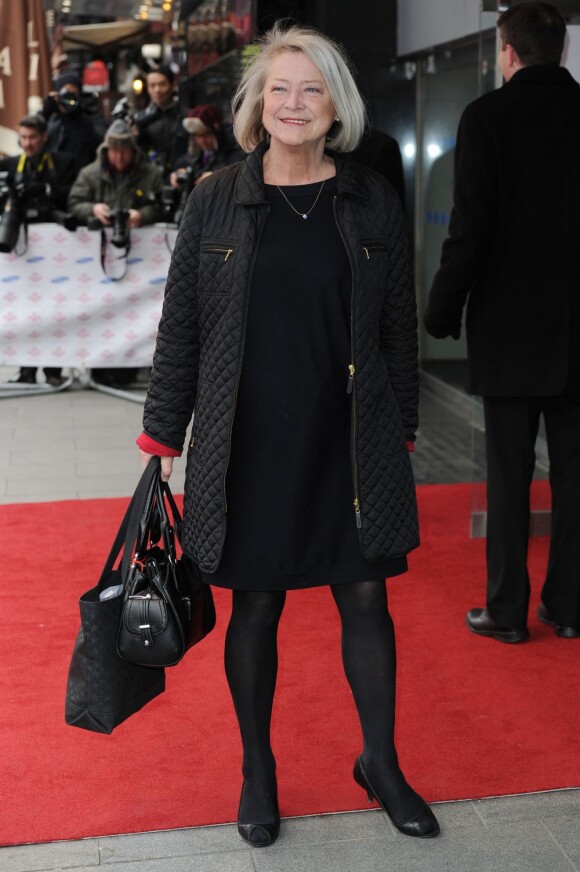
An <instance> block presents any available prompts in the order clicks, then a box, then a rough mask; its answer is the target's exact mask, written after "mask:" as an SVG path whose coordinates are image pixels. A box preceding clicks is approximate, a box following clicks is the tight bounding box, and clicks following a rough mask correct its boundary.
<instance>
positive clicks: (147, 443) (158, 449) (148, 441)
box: [135, 433, 181, 457]
mask: <svg viewBox="0 0 580 872" xmlns="http://www.w3.org/2000/svg"><path fill="white" fill-rule="evenodd" d="M135 442H136V443H137V445H138V446H139V448H141V450H142V451H145V452H146V453H147V454H155V455H156V456H157V457H181V451H176V449H175V448H168V447H167V445H162V444H161V442H156V441H155V439H152V438H151V436H148V435H147V433H141V435H140V436H139V438H138V439H136V440H135Z"/></svg>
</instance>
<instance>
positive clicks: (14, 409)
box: [0, 369, 580, 872]
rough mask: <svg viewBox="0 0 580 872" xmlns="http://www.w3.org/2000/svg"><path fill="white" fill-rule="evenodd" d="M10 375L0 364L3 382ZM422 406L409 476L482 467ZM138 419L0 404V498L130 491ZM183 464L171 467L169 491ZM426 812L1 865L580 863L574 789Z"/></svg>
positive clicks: (47, 852)
mask: <svg viewBox="0 0 580 872" xmlns="http://www.w3.org/2000/svg"><path fill="white" fill-rule="evenodd" d="M12 374H13V371H11V370H2V369H0V381H4V380H5V379H6V378H8V377H10V376H11V375H12ZM421 401H422V416H421V418H422V423H421V430H420V439H419V449H420V450H419V451H418V452H417V455H416V457H415V458H414V461H413V462H414V466H415V471H416V475H417V480H418V481H420V482H438V481H439V482H452V481H465V480H470V478H471V477H472V475H473V474H474V470H475V474H476V475H478V476H479V473H481V451H480V440H479V437H478V435H477V432H478V431H477V426H476V427H475V430H473V428H472V426H471V422H472V421H475V423H476V425H477V420H478V414H479V413H478V410H477V407H473V405H472V401H471V400H469V401H467V402H461V401H460V399H459V398H458V397H457V395H453V394H446V393H445V392H443V393H442V392H441V391H439V390H437V389H436V386H435V388H434V386H433V384H432V383H431V382H426V383H425V385H424V388H423V391H422V397H421ZM140 418H141V409H140V407H139V406H138V405H136V404H131V403H127V402H124V401H121V400H118V399H114V398H112V397H108V396H105V395H102V394H96V393H94V392H92V391H85V390H79V389H75V390H71V391H68V392H66V393H64V394H57V395H53V396H41V397H26V398H13V399H9V400H0V503H4V504H9V503H15V502H28V501H33V500H34V501H42V500H55V499H74V498H80V499H83V498H91V497H105V496H128V495H129V494H130V493H131V492H132V490H133V488H134V485H135V480H136V477H137V476H138V474H139V462H138V459H137V456H136V451H135V448H134V438H135V436H136V434H137V433H138V432H139V428H140ZM182 470H183V465H182V463H181V462H180V463H179V464H178V466H177V469H176V477H175V478H176V484H175V490H176V491H177V490H179V487H178V485H177V481H178V480H182V475H183V472H182ZM180 476H181V478H180ZM523 728H525V725H523ZM571 753H578V749H577V748H575V749H571ZM490 763H491V764H492V763H493V761H490ZM434 808H435V811H436V814H437V816H438V818H439V820H440V822H441V825H442V835H441V836H440V837H439V838H438V839H435V840H432V841H426V842H422V841H419V840H415V839H409V838H405V837H404V836H401V835H400V834H399V833H397V832H396V831H395V830H394V829H393V827H392V826H391V824H390V823H389V822H388V820H387V819H386V817H385V815H384V814H383V813H382V812H380V811H374V810H372V811H368V812H356V813H352V814H338V815H321V816H316V817H307V818H293V819H289V820H285V821H283V824H282V832H281V835H280V838H279V840H278V842H277V843H276V844H275V845H274V846H273V847H271V848H267V849H262V850H250V849H249V848H248V847H247V846H246V845H245V844H244V843H243V842H242V841H241V840H240V838H239V836H238V834H237V831H236V828H235V826H231V825H227V826H218V827H201V828H197V829H189V830H172V831H166V832H156V833H141V834H138V835H131V836H123V835H120V836H114V837H108V838H99V839H91V838H88V839H84V840H81V841H75V842H52V843H49V844H41V845H22V846H18V847H10V848H1V849H0V872H40V870H51V872H58V870H68V869H76V870H79V872H84V870H86V872H89V870H93V869H94V868H95V867H101V868H103V869H109V870H115V872H190V870H191V872H379V870H381V872H570V870H575V872H580V790H569V791H556V792H551V793H543V794H534V795H526V796H519V797H503V798H499V799H486V800H481V801H474V802H456V803H442V804H438V805H437V806H435V807H434ZM6 812H7V813H9V803H8V804H7V803H6V802H5V803H3V813H6ZM87 832H88V833H89V832H90V822H89V821H87Z"/></svg>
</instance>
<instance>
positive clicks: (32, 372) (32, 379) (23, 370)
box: [8, 366, 36, 385]
mask: <svg viewBox="0 0 580 872" xmlns="http://www.w3.org/2000/svg"><path fill="white" fill-rule="evenodd" d="M8 384H10V385H35V384H36V367H35V366H22V367H20V372H19V373H18V378H12V379H10V381H9V382H8Z"/></svg>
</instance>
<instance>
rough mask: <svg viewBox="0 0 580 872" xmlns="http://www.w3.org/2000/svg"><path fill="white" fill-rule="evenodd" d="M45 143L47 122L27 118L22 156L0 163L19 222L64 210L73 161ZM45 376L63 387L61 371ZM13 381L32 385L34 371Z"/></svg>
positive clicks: (29, 368)
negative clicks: (15, 200) (14, 200)
mask: <svg viewBox="0 0 580 872" xmlns="http://www.w3.org/2000/svg"><path fill="white" fill-rule="evenodd" d="M47 140H48V133H47V127H46V121H45V120H44V118H43V117H42V115H27V116H26V117H25V118H22V120H21V121H20V122H19V124H18V142H19V145H20V147H21V148H22V154H20V155H15V156H14V157H7V158H4V159H3V160H0V172H2V173H5V174H6V177H5V180H4V182H3V185H4V186H5V187H6V188H7V189H8V190H9V191H10V192H11V193H10V194H9V196H12V197H16V199H17V201H18V202H19V204H20V211H21V212H22V214H21V215H20V216H19V218H18V220H20V219H21V218H22V219H23V220H24V221H25V223H27V224H28V223H32V222H39V221H54V220H55V211H59V210H64V209H65V208H66V201H67V196H68V193H69V190H70V187H71V185H72V183H73V180H74V178H75V175H76V171H75V163H74V160H73V159H72V158H71V157H70V156H69V155H67V154H57V153H54V152H51V151H50V150H49V149H48V147H47ZM3 208H4V207H3ZM5 221H6V215H5V214H3V215H2V231H3V232H4V231H5V227H4V224H5ZM16 232H18V231H16ZM44 374H45V376H46V380H47V382H48V384H50V385H51V386H52V387H56V386H59V385H60V384H61V383H62V379H61V370H60V369H53V368H49V367H46V368H45V369H44ZM15 381H16V382H18V383H20V384H35V382H36V367H32V366H26V367H22V368H21V369H20V374H19V376H18V378H17V379H16V380H15Z"/></svg>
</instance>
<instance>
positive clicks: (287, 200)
mask: <svg viewBox="0 0 580 872" xmlns="http://www.w3.org/2000/svg"><path fill="white" fill-rule="evenodd" d="M325 182H326V179H323V181H322V184H321V186H320V188H319V190H318V193H317V195H316V199H315V201H314V203H313V204H312V206H311V207H310V209H309V210H308V212H299V211H298V209H295V208H294V206H293V205H292V203H291V202H290V200H289V199H288V197H287V196H286V194H285V193H284V191H283V190H282V188H281V187H280V185H276V187H277V188H278V190H279V191H280V193H281V194H282V196H283V197H284V199H285V200H286V202H287V203H288V205H289V206H290V208H291V209H292V211H293V212H295V213H296V214H297V215H299V216H300V217H301V218H304V219H305V220H306V218H308V216H309V215H310V213H311V212H312V210H313V209H314V207H315V206H316V204H317V203H318V198H319V197H320V195H321V194H322V189H323V187H324V184H325Z"/></svg>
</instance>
